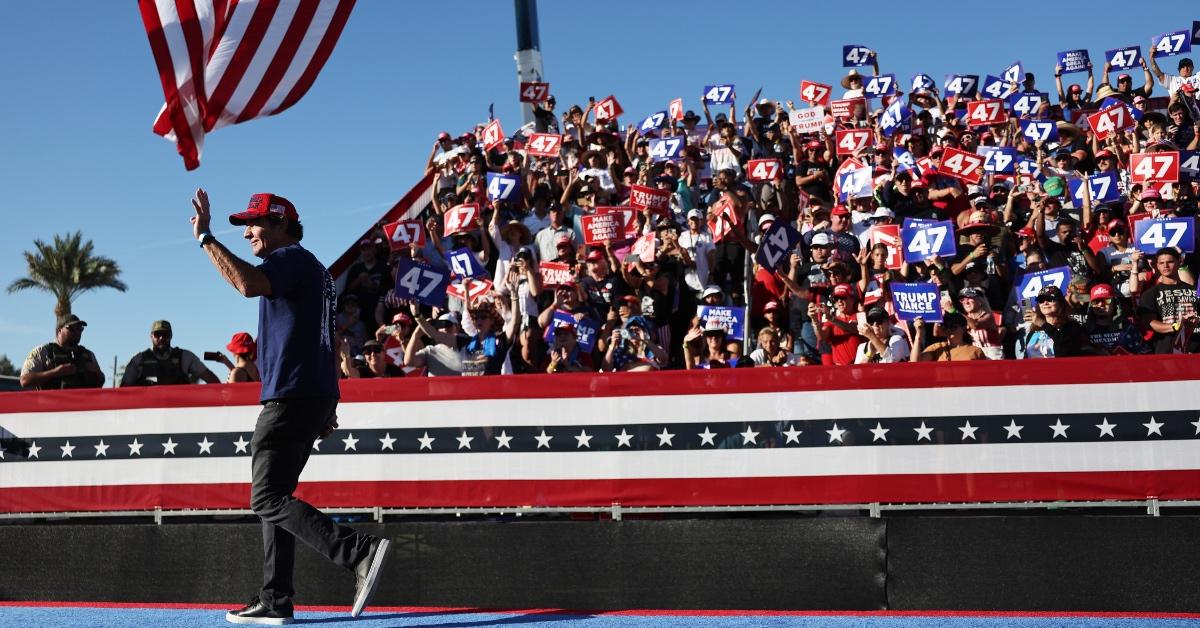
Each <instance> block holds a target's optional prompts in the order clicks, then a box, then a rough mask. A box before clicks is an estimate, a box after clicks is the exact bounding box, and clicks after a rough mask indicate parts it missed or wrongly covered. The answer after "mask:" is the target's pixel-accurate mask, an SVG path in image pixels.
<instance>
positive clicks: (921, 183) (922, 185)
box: [910, 179, 929, 190]
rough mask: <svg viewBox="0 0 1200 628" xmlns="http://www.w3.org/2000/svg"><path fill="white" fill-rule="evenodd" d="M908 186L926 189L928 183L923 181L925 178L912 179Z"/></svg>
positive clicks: (915, 188)
mask: <svg viewBox="0 0 1200 628" xmlns="http://www.w3.org/2000/svg"><path fill="white" fill-rule="evenodd" d="M910 187H911V188H912V189H914V190H927V189H929V184H928V183H926V182H925V179H913V182H912V185H911V186H910Z"/></svg>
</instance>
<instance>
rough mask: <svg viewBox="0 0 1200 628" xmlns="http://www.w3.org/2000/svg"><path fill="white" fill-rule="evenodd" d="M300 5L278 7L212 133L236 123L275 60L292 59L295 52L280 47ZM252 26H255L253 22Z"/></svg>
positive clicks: (255, 46)
mask: <svg viewBox="0 0 1200 628" xmlns="http://www.w3.org/2000/svg"><path fill="white" fill-rule="evenodd" d="M300 3H301V0H294V1H293V2H287V3H283V4H278V5H276V6H275V10H274V12H273V13H272V14H271V16H270V21H269V22H268V23H267V26H266V28H265V29H264V30H263V33H262V38H261V39H260V40H259V41H258V42H257V43H256V44H255V45H254V51H253V55H251V58H250V62H249V63H248V64H247V65H246V69H245V70H244V71H243V72H242V75H241V77H239V79H238V81H237V84H236V85H235V86H234V89H233V92H232V93H231V94H230V95H229V100H228V102H226V103H225V106H224V107H223V109H224V111H223V112H221V115H220V117H218V118H217V119H216V122H215V123H214V124H213V125H212V128H209V129H208V130H209V131H212V130H215V129H219V128H221V127H224V126H228V125H230V124H234V123H236V122H237V120H238V117H239V116H240V115H241V112H242V110H243V109H244V108H245V106H246V102H247V101H248V100H250V98H251V97H252V96H253V95H254V92H255V90H256V89H258V88H259V87H261V85H262V81H263V79H264V77H265V75H266V72H267V70H268V69H269V68H270V65H271V61H272V59H273V58H274V57H276V56H278V55H279V54H283V55H285V57H286V58H287V59H289V60H290V59H291V56H292V53H293V51H291V50H284V49H282V48H281V45H282V43H283V40H284V39H285V38H286V36H287V32H288V29H289V28H290V25H291V24H292V22H293V17H294V16H295V14H296V11H297V9H298V8H299V6H300ZM251 25H252V26H253V22H252V23H251Z"/></svg>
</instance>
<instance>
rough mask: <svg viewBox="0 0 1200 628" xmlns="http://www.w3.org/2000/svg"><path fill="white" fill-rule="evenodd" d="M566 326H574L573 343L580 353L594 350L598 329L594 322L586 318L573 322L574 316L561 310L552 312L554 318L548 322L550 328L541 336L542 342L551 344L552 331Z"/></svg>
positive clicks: (552, 339)
mask: <svg viewBox="0 0 1200 628" xmlns="http://www.w3.org/2000/svg"><path fill="white" fill-rule="evenodd" d="M566 325H574V326H575V342H576V343H577V344H578V345H579V348H580V349H581V350H582V351H584V352H585V353H591V352H592V350H593V349H595V348H596V332H597V331H599V329H600V327H599V325H597V324H596V321H594V320H592V319H590V318H586V317H585V318H583V319H580V320H575V315H574V314H571V313H570V312H564V311H562V310H557V311H555V312H554V318H552V319H551V320H550V326H549V327H547V328H546V333H544V334H543V335H542V340H543V341H545V342H546V343H547V344H553V342H554V337H553V335H554V330H555V329H556V328H559V327H564V326H566Z"/></svg>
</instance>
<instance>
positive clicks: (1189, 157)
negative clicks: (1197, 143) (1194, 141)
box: [1179, 150, 1200, 181]
mask: <svg viewBox="0 0 1200 628" xmlns="http://www.w3.org/2000/svg"><path fill="white" fill-rule="evenodd" d="M1179 176H1180V178H1182V179H1189V180H1192V181H1195V180H1196V179H1200V151H1196V150H1181V151H1179Z"/></svg>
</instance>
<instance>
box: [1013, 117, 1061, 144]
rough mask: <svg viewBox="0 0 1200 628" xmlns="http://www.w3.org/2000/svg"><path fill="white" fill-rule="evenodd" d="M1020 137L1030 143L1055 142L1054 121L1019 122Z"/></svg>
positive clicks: (1055, 130)
mask: <svg viewBox="0 0 1200 628" xmlns="http://www.w3.org/2000/svg"><path fill="white" fill-rule="evenodd" d="M1021 136H1022V137H1024V138H1025V139H1027V140H1029V141H1030V142H1032V143H1035V144H1036V143H1037V142H1039V141H1041V142H1057V141H1058V125H1057V124H1055V123H1054V120H1031V119H1023V120H1021Z"/></svg>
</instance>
